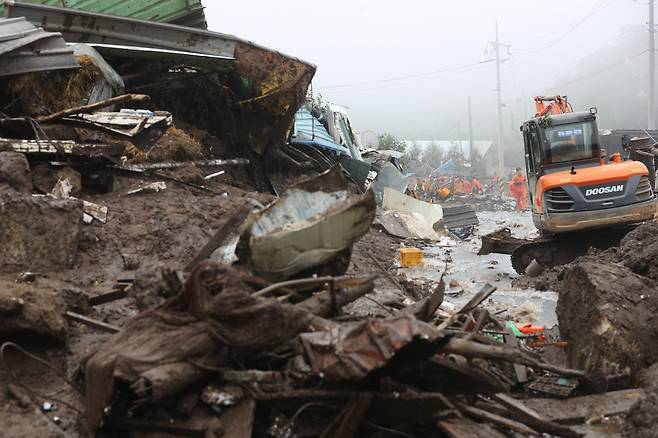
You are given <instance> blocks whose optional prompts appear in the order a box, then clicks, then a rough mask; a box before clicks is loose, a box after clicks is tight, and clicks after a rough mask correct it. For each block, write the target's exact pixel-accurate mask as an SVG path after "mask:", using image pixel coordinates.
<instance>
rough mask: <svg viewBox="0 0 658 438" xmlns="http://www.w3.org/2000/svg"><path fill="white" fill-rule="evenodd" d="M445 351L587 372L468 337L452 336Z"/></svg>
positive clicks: (566, 371)
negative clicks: (478, 341)
mask: <svg viewBox="0 0 658 438" xmlns="http://www.w3.org/2000/svg"><path fill="white" fill-rule="evenodd" d="M442 352H443V353H454V354H459V355H461V356H464V357H479V358H482V359H491V360H503V361H506V362H511V363H520V364H523V365H527V366H529V367H532V368H540V369H543V370H546V371H551V372H553V373H556V374H560V375H563V376H568V377H578V378H584V377H585V373H584V372H583V371H580V370H573V369H569V368H563V367H559V366H556V365H553V364H551V363H548V362H542V361H541V360H537V359H536V358H535V357H533V356H532V355H530V354H529V353H527V352H525V351H523V350H521V349H518V348H517V349H512V348H509V347H502V346H496V345H484V344H480V343H477V342H471V341H468V340H466V339H460V338H458V337H452V338H451V339H450V340H449V341H448V343H447V344H446V345H445V346H444V347H443V350H442Z"/></svg>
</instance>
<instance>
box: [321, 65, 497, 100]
mask: <svg viewBox="0 0 658 438" xmlns="http://www.w3.org/2000/svg"><path fill="white" fill-rule="evenodd" d="M489 62H491V61H483V62H480V63H477V64H475V65H473V66H471V67H470V68H467V69H463V70H460V71H449V72H446V73H459V74H463V73H468V72H471V71H473V70H477V69H478V68H479V67H481V66H483V65H485V64H487V63H489ZM449 76H452V75H449ZM445 77H446V76H434V77H429V78H421V79H418V80H415V81H412V82H402V83H394V84H388V85H380V86H374V87H364V88H345V89H337V90H333V89H329V90H326V91H327V92H329V93H331V94H340V93H357V92H362V91H373V90H383V89H386V88H397V87H403V86H408V85H417V84H419V83H423V82H428V81H433V80H435V79H438V78H445ZM320 88H324V87H315V89H316V90H317V89H320Z"/></svg>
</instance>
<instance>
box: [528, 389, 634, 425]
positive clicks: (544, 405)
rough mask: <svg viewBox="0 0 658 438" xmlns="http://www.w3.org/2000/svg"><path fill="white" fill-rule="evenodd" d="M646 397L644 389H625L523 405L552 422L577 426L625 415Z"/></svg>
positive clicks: (532, 401)
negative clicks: (611, 416) (593, 418)
mask: <svg viewBox="0 0 658 438" xmlns="http://www.w3.org/2000/svg"><path fill="white" fill-rule="evenodd" d="M645 396H646V395H645V393H644V391H643V390H642V389H625V390H622V391H612V392H608V393H605V394H594V395H586V396H582V397H573V398H569V399H562V400H561V399H549V398H536V399H530V400H524V402H523V403H524V404H525V405H526V406H527V407H529V408H531V409H533V410H535V411H537V412H541V413H542V415H543V416H544V417H546V418H547V419H548V420H550V421H554V422H556V423H561V424H577V423H582V422H583V421H586V420H587V419H589V418H592V417H596V416H598V415H603V416H610V415H618V414H624V413H626V412H628V411H629V410H630V408H631V407H632V406H633V405H634V404H635V403H636V402H637V401H639V400H642V399H643V398H644V397H645Z"/></svg>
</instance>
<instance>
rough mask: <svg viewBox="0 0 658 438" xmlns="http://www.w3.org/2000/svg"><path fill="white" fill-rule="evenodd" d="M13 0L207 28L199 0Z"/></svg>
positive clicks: (0, 7)
mask: <svg viewBox="0 0 658 438" xmlns="http://www.w3.org/2000/svg"><path fill="white" fill-rule="evenodd" d="M17 3H34V4H41V5H50V6H58V7H65V8H71V9H78V10H81V11H89V12H100V13H104V14H110V15H117V16H120V17H130V18H138V19H140V20H148V21H159V22H162V23H176V24H180V25H183V26H192V27H197V28H199V29H207V27H208V26H207V24H206V19H205V16H204V14H203V5H202V4H201V0H21V1H20V2H17ZM0 9H2V6H1V5H0Z"/></svg>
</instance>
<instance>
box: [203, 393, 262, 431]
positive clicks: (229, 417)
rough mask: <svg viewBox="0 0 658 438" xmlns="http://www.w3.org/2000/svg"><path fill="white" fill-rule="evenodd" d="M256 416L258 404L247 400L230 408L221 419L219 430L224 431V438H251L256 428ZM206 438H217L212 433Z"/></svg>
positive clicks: (223, 413)
mask: <svg viewBox="0 0 658 438" xmlns="http://www.w3.org/2000/svg"><path fill="white" fill-rule="evenodd" d="M255 415H256V402H255V401H254V400H251V399H249V400H245V401H243V402H241V403H240V404H238V405H236V406H229V407H227V408H226V410H225V411H224V412H222V415H221V416H220V417H219V424H218V427H217V429H219V430H221V431H223V433H222V434H221V436H222V437H226V438H250V437H251V436H252V432H253V428H254V417H255ZM206 436H217V435H216V434H215V433H211V434H210V435H206Z"/></svg>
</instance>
